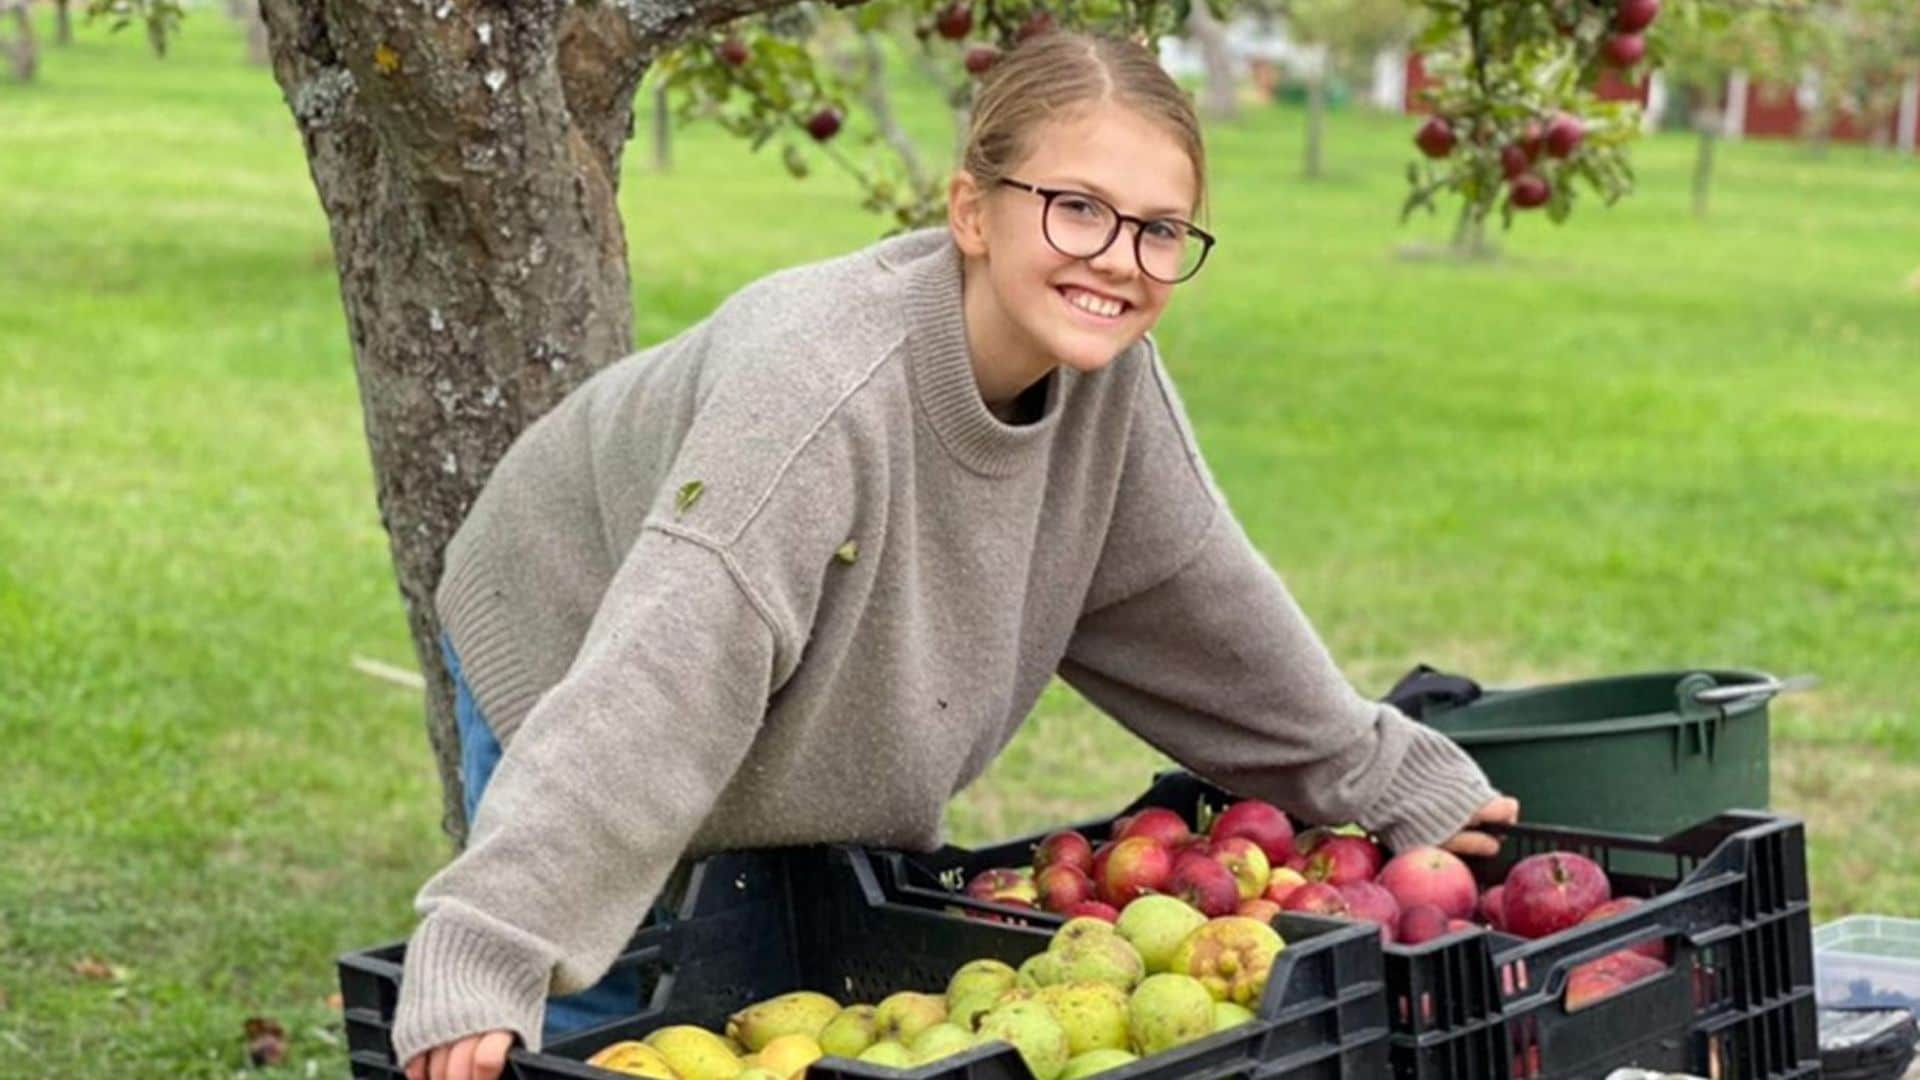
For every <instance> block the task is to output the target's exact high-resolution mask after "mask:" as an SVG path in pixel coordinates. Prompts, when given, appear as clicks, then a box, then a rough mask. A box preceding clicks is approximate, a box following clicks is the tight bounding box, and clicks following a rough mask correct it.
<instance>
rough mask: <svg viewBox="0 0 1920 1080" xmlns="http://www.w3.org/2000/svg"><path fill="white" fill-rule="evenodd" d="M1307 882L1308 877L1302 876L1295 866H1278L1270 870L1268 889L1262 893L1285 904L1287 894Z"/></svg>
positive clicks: (1274, 900)
mask: <svg viewBox="0 0 1920 1080" xmlns="http://www.w3.org/2000/svg"><path fill="white" fill-rule="evenodd" d="M1306 883H1307V879H1306V878H1304V877H1302V876H1300V871H1298V870H1295V869H1294V868H1293V867H1291V866H1276V867H1274V868H1273V869H1272V870H1270V871H1268V873H1267V889H1266V891H1265V892H1263V893H1261V894H1260V895H1261V896H1264V897H1266V898H1267V899H1269V900H1271V901H1273V902H1274V903H1276V904H1284V903H1286V902H1287V896H1288V895H1289V894H1290V893H1292V892H1293V890H1295V889H1297V888H1299V887H1300V886H1302V885H1305V884H1306Z"/></svg>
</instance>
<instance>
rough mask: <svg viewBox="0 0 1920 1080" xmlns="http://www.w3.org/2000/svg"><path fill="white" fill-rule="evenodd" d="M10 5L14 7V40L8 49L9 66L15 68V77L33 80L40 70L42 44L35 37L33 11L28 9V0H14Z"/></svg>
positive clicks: (28, 80) (25, 80) (21, 79)
mask: <svg viewBox="0 0 1920 1080" xmlns="http://www.w3.org/2000/svg"><path fill="white" fill-rule="evenodd" d="M9 6H11V7H12V9H13V10H12V11H11V14H12V16H13V20H12V21H13V41H12V43H11V45H12V47H11V48H9V49H8V50H7V52H8V56H7V66H8V67H10V68H12V69H13V77H14V78H16V79H18V80H20V81H21V82H32V81H33V76H34V73H35V72H37V71H39V70H40V45H39V43H38V42H36V41H35V40H34V37H33V12H31V11H29V10H27V0H14V2H13V3H12V4H11V5H9Z"/></svg>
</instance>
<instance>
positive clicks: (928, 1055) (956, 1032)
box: [907, 1021, 973, 1065]
mask: <svg viewBox="0 0 1920 1080" xmlns="http://www.w3.org/2000/svg"><path fill="white" fill-rule="evenodd" d="M972 1045H973V1033H972V1032H970V1031H968V1030H967V1029H966V1028H963V1027H961V1026H960V1025H958V1024H954V1023H949V1022H946V1021H942V1022H941V1023H938V1024H935V1025H933V1026H932V1027H930V1028H928V1029H927V1030H925V1031H923V1032H921V1033H920V1037H919V1038H917V1039H915V1040H913V1043H912V1045H910V1046H908V1047H907V1049H909V1050H911V1051H913V1063H914V1064H915V1065H925V1064H926V1063H927V1062H929V1061H938V1060H940V1059H941V1058H943V1057H950V1056H952V1055H954V1054H957V1053H959V1052H960V1051H962V1050H965V1049H967V1048H968V1047H970V1046H972Z"/></svg>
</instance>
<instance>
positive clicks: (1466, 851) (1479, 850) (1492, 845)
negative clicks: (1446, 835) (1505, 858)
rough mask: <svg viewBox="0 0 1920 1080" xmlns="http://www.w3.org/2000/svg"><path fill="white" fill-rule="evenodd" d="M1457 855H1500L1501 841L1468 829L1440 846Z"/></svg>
mask: <svg viewBox="0 0 1920 1080" xmlns="http://www.w3.org/2000/svg"><path fill="white" fill-rule="evenodd" d="M1440 846H1441V847H1443V848H1446V849H1447V850H1448V851H1451V852H1453V853H1454V854H1455V855H1498V854H1500V841H1499V840H1496V839H1495V838H1493V837H1491V836H1488V835H1487V834H1486V833H1483V832H1478V831H1475V830H1473V829H1468V830H1466V831H1465V832H1462V833H1459V834H1458V835H1456V836H1454V838H1453V839H1451V840H1448V841H1447V842H1446V843H1444V844H1442V845H1440Z"/></svg>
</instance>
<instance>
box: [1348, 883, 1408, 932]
mask: <svg viewBox="0 0 1920 1080" xmlns="http://www.w3.org/2000/svg"><path fill="white" fill-rule="evenodd" d="M1339 889H1340V898H1341V899H1342V900H1345V901H1346V902H1347V914H1349V915H1350V916H1352V917H1353V918H1355V919H1358V920H1359V921H1361V922H1370V923H1374V924H1376V925H1378V926H1379V927H1380V940H1381V941H1382V942H1385V943H1387V944H1392V943H1393V934H1394V931H1395V930H1396V929H1397V928H1398V927H1399V926H1400V902H1399V901H1397V900H1395V899H1394V898H1393V894H1392V893H1390V892H1388V891H1387V890H1386V889H1384V888H1382V887H1381V886H1379V885H1375V884H1374V883H1373V882H1371V881H1350V882H1348V883H1347V884H1345V885H1341V886H1339Z"/></svg>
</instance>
